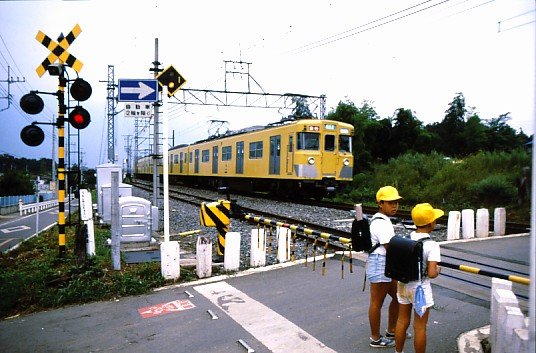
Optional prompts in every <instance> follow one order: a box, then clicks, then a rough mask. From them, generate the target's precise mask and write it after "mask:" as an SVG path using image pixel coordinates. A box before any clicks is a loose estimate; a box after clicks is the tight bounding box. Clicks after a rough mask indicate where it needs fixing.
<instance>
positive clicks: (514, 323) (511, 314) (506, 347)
mask: <svg viewBox="0 0 536 353" xmlns="http://www.w3.org/2000/svg"><path fill="white" fill-rule="evenodd" d="M499 319H500V320H501V321H499V322H498V324H499V329H498V330H497V341H496V342H497V343H496V344H497V347H496V348H492V350H493V351H494V352H505V353H506V352H510V348H511V347H512V342H513V337H514V329H516V328H524V327H525V315H523V313H522V312H521V309H519V307H517V306H509V305H505V306H504V307H502V308H501V311H500V313H499ZM515 353H518V352H515Z"/></svg>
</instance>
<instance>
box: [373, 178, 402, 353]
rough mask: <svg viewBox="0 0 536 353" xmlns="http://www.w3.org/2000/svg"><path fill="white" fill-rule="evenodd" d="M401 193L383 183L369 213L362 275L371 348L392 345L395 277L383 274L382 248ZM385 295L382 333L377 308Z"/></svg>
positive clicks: (392, 231) (391, 232)
mask: <svg viewBox="0 0 536 353" xmlns="http://www.w3.org/2000/svg"><path fill="white" fill-rule="evenodd" d="M400 199H402V196H400V195H399V194H398V190H397V189H396V188H395V187H393V186H390V185H388V186H383V187H381V188H380V189H379V190H378V192H377V193H376V202H377V203H378V212H377V213H376V214H375V215H374V216H373V217H372V220H371V223H370V240H371V241H372V245H373V251H371V253H370V254H369V256H368V259H367V265H366V276H367V278H368V280H369V282H370V302H369V311H368V318H369V325H370V342H369V345H370V346H371V347H373V348H387V347H393V346H394V345H395V341H394V336H395V335H394V330H395V327H396V321H397V316H398V301H397V298H396V288H397V287H396V283H397V281H396V280H394V279H391V278H389V277H387V276H385V259H386V256H385V255H386V248H387V246H389V241H390V240H391V238H392V237H394V236H395V229H394V227H393V224H392V223H391V219H390V218H389V217H392V216H394V215H395V214H396V212H397V211H398V201H399V200H400ZM387 295H389V296H390V297H391V302H390V303H389V314H388V315H389V316H388V320H387V329H386V330H385V336H383V335H382V334H381V333H380V324H381V311H382V306H383V302H384V301H385V298H386V297H387Z"/></svg>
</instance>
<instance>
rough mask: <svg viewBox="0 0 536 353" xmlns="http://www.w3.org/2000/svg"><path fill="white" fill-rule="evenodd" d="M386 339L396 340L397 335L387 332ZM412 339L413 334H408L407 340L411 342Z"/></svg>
mask: <svg viewBox="0 0 536 353" xmlns="http://www.w3.org/2000/svg"><path fill="white" fill-rule="evenodd" d="M385 337H387V338H389V339H392V340H394V339H395V334H394V333H391V332H389V331H387V330H386V331H385ZM411 338H413V335H412V334H411V332H406V339H407V340H409V339H411Z"/></svg>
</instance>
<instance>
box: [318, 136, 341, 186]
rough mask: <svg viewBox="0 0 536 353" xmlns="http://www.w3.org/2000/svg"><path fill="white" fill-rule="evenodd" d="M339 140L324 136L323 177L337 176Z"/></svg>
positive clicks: (334, 137)
mask: <svg viewBox="0 0 536 353" xmlns="http://www.w3.org/2000/svg"><path fill="white" fill-rule="evenodd" d="M336 141H337V139H336V136H335V135H332V134H325V135H324V153H323V155H324V156H323V158H322V175H324V176H335V175H336V174H337V162H338V155H337V143H336Z"/></svg>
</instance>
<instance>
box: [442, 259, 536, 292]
mask: <svg viewBox="0 0 536 353" xmlns="http://www.w3.org/2000/svg"><path fill="white" fill-rule="evenodd" d="M439 266H443V267H447V268H451V269H454V270H459V271H463V272H469V273H474V274H477V275H482V276H487V277H495V278H500V279H505V280H508V281H512V282H515V283H520V284H524V285H527V286H528V285H530V279H528V278H526V277H521V276H515V275H504V274H501V273H497V272H492V271H487V270H482V269H480V268H477V267H471V266H467V265H456V264H451V263H448V262H440V263H439Z"/></svg>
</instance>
